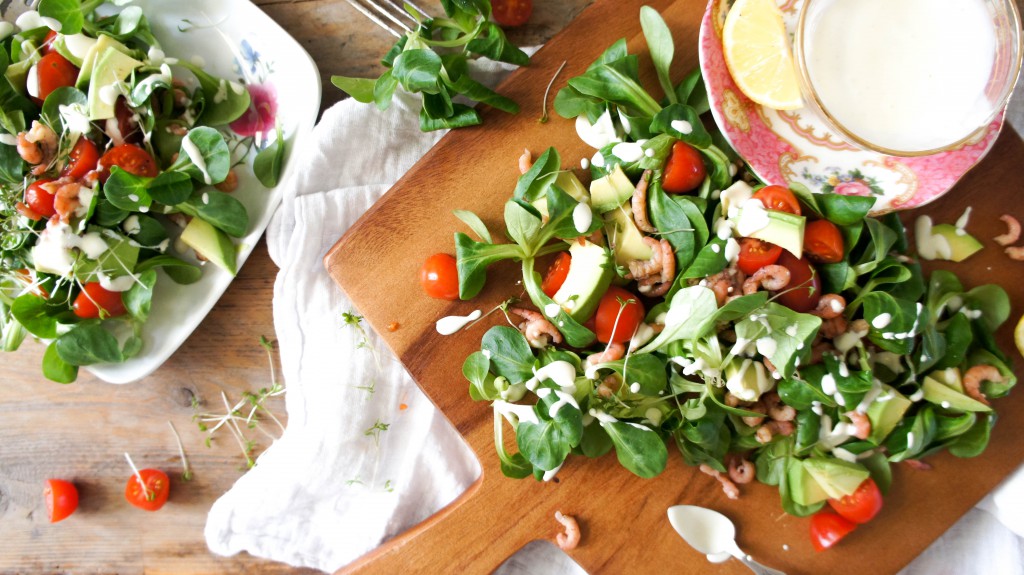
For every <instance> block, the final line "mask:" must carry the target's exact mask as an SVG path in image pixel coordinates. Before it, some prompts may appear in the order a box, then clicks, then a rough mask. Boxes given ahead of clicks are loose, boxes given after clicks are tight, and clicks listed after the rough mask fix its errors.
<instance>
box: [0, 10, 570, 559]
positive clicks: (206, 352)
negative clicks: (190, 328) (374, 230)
mask: <svg viewBox="0 0 1024 575" xmlns="http://www.w3.org/2000/svg"><path fill="white" fill-rule="evenodd" d="M256 4H258V5H260V7H261V8H263V9H264V10H265V11H266V12H267V13H268V14H270V16H271V17H273V18H274V19H275V20H276V21H278V22H279V23H280V24H281V25H282V26H283V27H284V28H285V29H286V30H288V32H289V33H291V34H292V35H293V36H294V37H295V38H296V39H298V40H299V42H300V43H301V44H302V45H303V46H304V47H305V48H306V50H308V51H309V52H310V54H311V55H312V56H313V58H314V60H316V62H317V65H318V67H319V69H320V73H321V75H322V77H323V78H325V79H327V78H329V76H330V75H331V74H339V73H340V74H353V75H355V74H363V75H367V76H370V75H376V74H379V73H380V71H381V69H380V65H379V63H378V60H379V58H380V56H381V55H382V54H383V53H384V52H385V51H386V49H387V47H389V46H390V44H391V42H392V38H391V36H389V35H388V34H387V33H385V32H383V31H381V30H379V29H377V28H376V27H374V26H372V25H370V24H369V22H368V21H367V20H366V19H365V18H364V17H363V16H361V15H360V14H358V13H357V12H356V11H355V10H353V9H352V7H351V6H349V5H348V4H347V3H346V2H344V0H295V1H280V0H258V1H257V2H256ZM423 4H425V7H426V8H427V9H428V10H437V9H438V6H437V3H436V2H424V3H423ZM537 4H538V5H537V8H536V12H535V16H534V18H533V19H532V20H531V23H530V24H529V25H528V27H526V28H524V29H523V30H522V31H515V32H512V33H511V34H510V37H512V38H513V39H514V40H515V41H516V42H518V43H520V44H522V45H527V44H534V43H540V42H542V41H544V40H545V39H547V38H548V37H550V36H551V35H552V34H553V33H555V32H556V31H558V30H560V29H561V28H562V27H564V26H565V25H566V24H567V23H568V22H569V21H570V20H571V19H572V18H573V17H574V16H575V14H577V13H578V12H579V11H580V10H582V9H583V8H584V7H585V6H586V5H587V4H589V0H560V1H558V2H538V3H537ZM341 96H342V93H341V92H340V91H338V90H336V89H335V88H334V87H333V86H331V85H330V84H329V83H328V84H327V85H326V86H325V87H324V99H323V107H324V108H326V107H328V106H330V105H331V104H333V103H334V102H336V101H337V100H339V99H340V98H341ZM276 274H277V267H276V266H275V265H274V264H273V262H272V261H271V260H270V258H269V256H268V255H267V250H266V245H265V244H264V242H262V241H261V242H260V244H259V246H258V247H257V248H256V249H255V251H253V253H252V255H251V256H250V257H249V259H248V261H247V262H246V264H245V266H244V268H243V269H242V270H241V271H240V273H239V274H238V277H237V278H236V279H235V281H234V282H233V283H232V285H231V287H230V288H229V289H228V291H227V292H226V293H225V295H224V297H223V298H222V299H221V300H220V302H219V303H218V304H217V306H216V307H215V308H214V309H213V311H212V312H211V313H210V315H209V316H208V317H207V318H206V320H205V321H204V322H203V323H202V324H201V325H200V326H199V328H198V329H197V330H196V331H195V333H194V334H193V335H192V336H191V337H190V338H189V339H188V341H187V342H185V344H184V345H183V346H182V347H181V349H180V350H178V352H177V353H175V354H174V355H173V356H172V357H171V358H170V360H168V362H167V363H166V364H165V365H164V366H163V367H161V368H160V369H159V370H158V371H157V372H156V373H155V374H153V375H152V376H150V377H148V378H146V379H144V380H142V381H140V382H138V383H135V384H130V385H124V386H115V385H109V384H106V383H103V382H101V381H98V380H97V379H96V378H94V377H92V376H91V375H89V374H88V373H85V372H84V371H83V372H82V374H81V375H80V377H79V379H78V381H77V382H76V383H74V384H71V385H66V386H64V385H59V384H56V383H52V382H50V381H47V380H45V379H44V378H43V377H42V375H41V373H40V367H39V366H40V361H41V358H42V352H43V346H41V345H39V344H36V343H33V342H26V343H25V345H24V346H23V347H22V349H21V350H19V351H18V352H17V353H13V354H5V355H3V357H2V358H0V389H2V396H0V573H3V574H8V573H10V574H14V573H119V574H121V575H132V574H137V573H154V574H156V573H168V574H206V573H208V574H233V573H261V574H279V573H313V572H314V571H310V570H303V569H294V568H291V567H288V566H287V565H284V564H280V563H275V562H271V561H265V560H262V559H258V558H254V557H251V556H248V555H245V554H241V555H238V556H235V557H230V558H224V557H218V556H215V555H213V554H211V553H210V552H209V550H208V549H207V547H206V542H205V540H204V539H203V527H204V525H205V522H206V514H207V511H208V510H209V508H210V506H211V505H212V504H213V502H214V501H215V500H216V499H217V498H218V497H220V496H221V495H222V494H223V493H224V492H226V491H227V490H228V489H229V488H230V487H231V485H232V484H233V483H234V482H235V481H236V480H237V479H238V478H239V477H241V475H242V473H243V469H241V467H242V466H243V465H244V460H243V459H242V456H241V452H240V450H239V448H238V446H237V445H236V444H235V443H234V441H233V440H232V439H231V438H230V436H228V435H226V434H223V433H218V434H217V436H216V439H215V440H214V442H213V443H212V447H210V448H207V447H205V446H204V444H203V441H204V437H205V434H203V433H202V432H200V430H199V429H198V428H197V426H196V424H195V423H193V422H192V415H193V409H192V407H191V401H192V398H193V397H195V398H196V399H198V400H199V401H200V402H201V403H202V404H204V407H205V408H208V409H210V410H211V411H212V410H215V409H217V407H218V405H219V404H220V401H221V399H220V393H221V392H222V391H223V392H225V393H226V394H227V395H228V397H229V398H231V399H232V400H237V399H238V398H239V397H240V395H241V393H242V392H244V391H252V390H256V389H258V388H260V387H263V386H266V385H268V384H269V378H270V374H269V368H268V367H267V359H266V354H265V352H264V350H263V349H262V348H261V347H260V346H259V345H258V339H259V337H260V336H261V335H265V336H267V337H268V338H272V337H273V334H274V326H273V319H272V315H271V301H272V297H273V284H274V279H275V276H276ZM269 405H270V408H271V409H272V410H273V411H274V413H275V414H277V415H278V416H279V417H283V415H284V403H283V401H281V400H275V401H273V402H272V403H270V404H269ZM168 421H172V422H173V423H174V425H175V427H176V428H177V429H178V431H179V432H180V433H181V435H182V440H183V442H184V445H185V449H186V451H187V452H188V455H189V457H190V459H191V462H192V465H193V467H194V473H195V478H194V479H193V480H192V481H190V482H187V483H186V482H182V481H181V479H180V474H181V463H180V460H179V459H178V456H177V448H176V446H175V443H174V439H173V436H172V435H171V432H170V429H169V428H168V426H167V422H168ZM254 437H256V436H254ZM264 447H266V442H262V443H261V445H260V448H264ZM125 451H128V452H130V453H131V455H132V457H133V459H134V460H135V462H136V463H137V464H138V465H139V466H140V467H155V468H160V469H163V470H165V471H166V472H167V473H168V474H169V475H170V476H171V497H170V500H169V502H168V504H167V506H166V507H164V508H163V509H162V510H160V511H159V512H157V513H147V512H144V511H141V510H139V509H136V508H134V507H131V506H129V505H128V503H127V502H125V500H124V495H123V494H124V488H125V483H126V481H127V479H128V474H129V469H128V467H127V465H126V463H125V461H124V457H123V455H122V454H123V452H125ZM50 477H60V478H65V479H69V480H74V482H75V483H76V485H78V487H79V490H80V495H81V504H80V507H79V509H78V511H77V512H76V513H75V514H74V515H73V516H72V517H71V518H69V519H67V520H65V521H64V522H62V523H58V524H55V525H51V524H49V523H48V522H47V520H46V510H45V507H44V504H43V499H42V488H43V481H44V480H45V479H47V478H50ZM253 505H259V502H258V501H253Z"/></svg>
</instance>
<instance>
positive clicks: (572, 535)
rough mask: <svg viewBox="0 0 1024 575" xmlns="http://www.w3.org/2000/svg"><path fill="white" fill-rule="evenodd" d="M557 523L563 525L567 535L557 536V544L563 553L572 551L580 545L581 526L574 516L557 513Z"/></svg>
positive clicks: (560, 534)
mask: <svg viewBox="0 0 1024 575" xmlns="http://www.w3.org/2000/svg"><path fill="white" fill-rule="evenodd" d="M555 521H558V522H559V523H561V524H562V527H564V528H565V533H559V534H558V535H556V536H555V542H556V543H558V547H559V548H560V549H561V550H562V551H571V550H573V549H575V548H576V546H577V545H579V544H580V524H579V523H577V522H576V518H575V517H573V516H572V515H562V512H561V511H555Z"/></svg>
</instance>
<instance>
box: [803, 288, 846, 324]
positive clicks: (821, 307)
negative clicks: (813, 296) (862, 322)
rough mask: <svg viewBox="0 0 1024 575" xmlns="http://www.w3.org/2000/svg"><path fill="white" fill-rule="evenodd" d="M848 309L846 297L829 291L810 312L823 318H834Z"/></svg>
mask: <svg viewBox="0 0 1024 575" xmlns="http://www.w3.org/2000/svg"><path fill="white" fill-rule="evenodd" d="M845 310H846V299H845V298H844V297H843V296H841V295H838V294H834V293H829V294H825V295H823V296H821V299H820V300H818V306H817V307H815V308H814V310H812V311H811V312H810V313H811V315H816V316H818V317H820V318H821V319H834V318H837V317H839V316H840V315H842V313H843V312H844V311H845Z"/></svg>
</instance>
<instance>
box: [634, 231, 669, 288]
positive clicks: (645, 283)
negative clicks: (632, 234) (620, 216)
mask: <svg viewBox="0 0 1024 575" xmlns="http://www.w3.org/2000/svg"><path fill="white" fill-rule="evenodd" d="M648 239H653V238H647V237H645V238H644V243H647V241H646V240H648ZM651 245H652V248H653V249H654V250H655V251H657V250H661V256H660V259H661V271H660V272H658V273H657V275H656V276H655V274H652V275H650V276H648V277H642V278H638V281H637V284H638V285H637V290H638V291H639V292H640V293H642V294H644V295H647V296H651V297H661V296H663V295H665V294H666V293H668V290H669V288H671V287H672V281H673V280H675V278H676V254H675V251H674V250H673V249H672V244H670V243H668V240H665V239H663V240H660V241H657V240H655V241H654V242H653V244H651ZM652 259H653V258H652Z"/></svg>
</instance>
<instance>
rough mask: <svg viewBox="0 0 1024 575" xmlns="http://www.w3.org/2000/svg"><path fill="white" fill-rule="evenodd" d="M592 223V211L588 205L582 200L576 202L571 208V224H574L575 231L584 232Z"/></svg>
mask: <svg viewBox="0 0 1024 575" xmlns="http://www.w3.org/2000/svg"><path fill="white" fill-rule="evenodd" d="M592 223H594V212H593V211H591V210H590V206H588V205H587V204H585V203H583V202H580V203H578V204H576V207H575V208H573V210H572V225H573V226H575V228H576V231H577V232H579V233H581V234H583V233H586V232H587V230H589V229H590V224H592Z"/></svg>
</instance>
